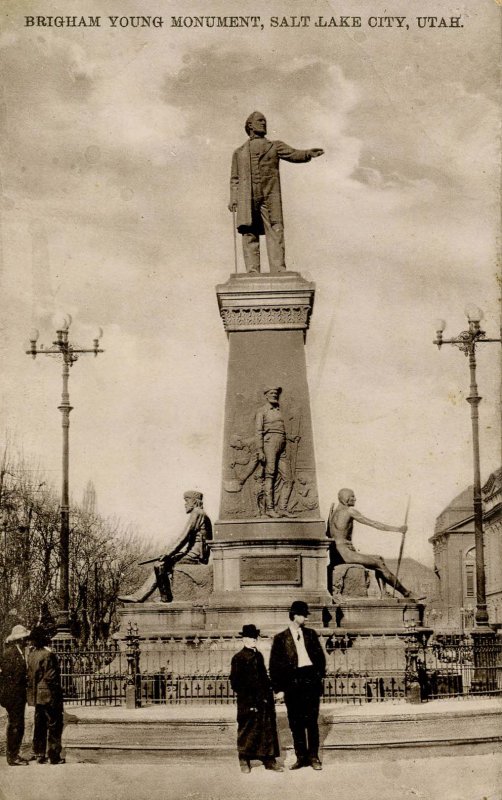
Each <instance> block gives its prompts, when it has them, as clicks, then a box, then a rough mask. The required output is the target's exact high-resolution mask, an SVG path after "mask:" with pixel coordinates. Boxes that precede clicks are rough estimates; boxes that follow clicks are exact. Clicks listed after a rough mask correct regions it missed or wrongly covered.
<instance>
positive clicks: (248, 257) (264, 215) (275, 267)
mask: <svg viewBox="0 0 502 800" xmlns="http://www.w3.org/2000/svg"><path fill="white" fill-rule="evenodd" d="M253 217H258V219H256V221H255V224H254V225H252V226H251V227H249V228H247V229H246V230H245V232H242V231H241V232H242V254H243V256H244V264H245V266H246V272H260V234H259V233H258V231H259V230H261V228H262V225H261V223H263V229H264V230H265V239H266V242H267V255H268V264H269V268H270V272H284V271H285V269H286V261H285V247H284V226H283V225H282V223H280V222H276V223H275V224H274V225H272V224H271V223H270V217H269V214H268V209H267V207H266V205H265V204H264V203H261V204H260V206H259V208H258V209H256V210H255V209H253ZM260 218H261V219H260Z"/></svg>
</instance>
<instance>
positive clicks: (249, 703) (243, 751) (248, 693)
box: [230, 625, 283, 772]
mask: <svg viewBox="0 0 502 800" xmlns="http://www.w3.org/2000/svg"><path fill="white" fill-rule="evenodd" d="M240 635H241V636H242V641H243V645H244V647H243V648H242V650H239V652H238V653H236V654H235V655H234V657H233V658H232V664H231V668H230V683H231V686H232V689H233V690H234V692H235V693H236V695H237V750H238V753H239V765H240V768H241V772H250V771H251V761H252V760H259V761H263V764H264V765H265V769H270V770H274V771H275V772H282V771H283V769H282V767H281V766H280V764H278V763H277V761H276V760H275V759H276V756H278V755H279V739H278V737H277V726H276V720H275V705H274V694H273V692H272V686H271V683H270V679H269V677H268V675H267V670H266V667H265V662H264V660H263V656H262V654H261V653H260V651H259V650H258V648H257V644H258V637H259V635H260V631H259V630H258V629H257V628H256V627H255V626H254V625H243V627H242V631H241V633H240Z"/></svg>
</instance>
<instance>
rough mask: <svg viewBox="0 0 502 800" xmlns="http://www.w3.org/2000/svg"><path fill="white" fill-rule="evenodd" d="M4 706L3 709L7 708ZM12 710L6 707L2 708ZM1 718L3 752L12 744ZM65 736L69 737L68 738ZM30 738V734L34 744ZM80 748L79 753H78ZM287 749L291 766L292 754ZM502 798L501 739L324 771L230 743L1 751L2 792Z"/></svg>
mask: <svg viewBox="0 0 502 800" xmlns="http://www.w3.org/2000/svg"><path fill="white" fill-rule="evenodd" d="M487 709H491V710H492V711H495V712H496V713H500V714H501V730H502V704H501V701H500V700H487V699H483V698H481V699H479V700H472V701H468V702H466V701H459V700H455V699H452V700H448V701H441V703H440V704H439V701H438V703H434V704H433V703H430V704H424V705H420V706H410V705H409V704H387V703H386V704H372V705H364V706H359V707H350V706H349V707H347V706H337V707H334V708H330V712H331V713H333V714H334V715H335V716H339V715H340V716H346V715H348V714H350V716H352V717H356V718H358V719H360V721H361V722H364V721H367V722H369V721H370V720H371V718H372V717H373V718H375V717H376V716H379V715H382V714H385V715H386V716H394V715H399V716H401V715H405V716H407V717H409V721H410V725H413V715H414V714H416V713H417V712H418V713H420V714H426V715H433V714H437V713H438V711H440V713H442V714H446V713H449V714H453V715H454V713H455V711H459V710H463V711H464V712H465V711H467V710H468V711H469V712H470V713H472V714H473V735H475V731H476V714H479V713H480V712H483V711H486V710H487ZM2 712H3V714H2ZM67 712H68V713H69V714H72V713H76V714H78V716H79V717H80V718H81V719H82V717H87V718H91V719H92V718H93V717H94V718H96V716H98V717H99V716H102V715H103V710H102V709H96V708H89V709H83V708H78V709H77V708H72V707H71V706H68V707H67ZM105 713H106V716H114V717H116V718H117V719H120V720H121V721H126V720H128V719H131V720H138V719H139V717H143V718H144V719H145V720H146V719H148V718H150V719H152V720H153V719H158V720H159V721H160V720H163V721H164V720H165V721H166V722H168V719H173V718H176V717H177V718H178V719H180V718H185V719H186V718H190V717H192V716H193V715H194V714H195V713H196V714H197V715H198V716H199V718H201V717H202V718H204V714H206V715H210V716H212V717H213V716H214V715H216V716H219V717H220V718H223V719H226V718H233V717H234V715H235V708H234V707H231V706H229V707H219V708H218V707H200V708H198V709H195V708H194V707H193V706H185V707H183V706H181V707H179V706H178V707H165V706H164V707H158V708H154V707H149V708H145V709H139V710H132V711H127V709H123V708H118V709H110V708H108V709H105ZM4 716H5V712H4V711H3V709H0V718H1V717H4ZM4 723H5V719H0V752H1V751H4V736H3V735H2V732H1V729H2V728H3V727H4ZM31 726H32V709H28V710H27V729H28V730H27V737H26V740H27V742H29V738H30V734H29V731H30V729H31ZM63 743H64V738H63ZM26 747H27V748H29V744H27V745H26ZM78 753H80V754H78ZM292 758H293V757H292V754H291V753H289V752H288V754H287V760H286V767H287V766H288V764H289V763H291V760H292ZM237 798H238V800H279V798H281V800H282V798H287V800H289V798H291V800H331V799H332V800H502V747H501V745H500V743H489V742H487V743H485V744H483V745H476V754H475V755H473V747H472V746H471V745H461V746H459V747H448V746H443V747H441V748H438V747H436V748H434V750H431V749H429V748H415V749H413V750H411V749H410V750H409V751H407V753H406V757H404V755H403V753H402V751H399V753H396V751H393V750H390V749H381V750H372V751H358V752H352V751H351V752H343V751H337V752H335V753H331V754H330V756H329V761H327V763H326V764H325V765H324V769H323V771H322V772H314V771H313V770H312V769H310V768H309V769H302V770H299V771H295V772H290V771H288V770H286V771H285V772H284V773H283V774H275V773H270V772H265V770H264V769H263V767H262V766H261V765H260V766H259V765H256V767H254V768H253V770H252V772H251V774H250V775H242V774H241V773H240V772H239V769H238V766H237V759H236V756H234V755H233V754H228V753H227V752H224V753H222V754H220V755H218V757H215V758H213V759H207V760H202V758H201V756H199V757H198V758H195V757H194V756H193V754H191V752H190V751H188V752H187V753H186V754H185V755H183V756H182V755H178V754H164V753H157V754H152V753H148V752H145V753H138V752H127V751H125V752H106V751H103V752H97V751H91V752H90V753H89V755H88V756H87V755H82V751H78V752H75V751H73V752H72V751H71V750H69V752H68V756H67V764H65V765H61V766H50V765H43V766H42V765H38V764H30V766H29V767H17V768H13V767H8V766H7V764H6V762H5V756H3V755H0V800H236V799H237Z"/></svg>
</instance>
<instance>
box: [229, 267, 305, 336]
mask: <svg viewBox="0 0 502 800" xmlns="http://www.w3.org/2000/svg"><path fill="white" fill-rule="evenodd" d="M216 294H217V297H218V305H219V308H220V315H221V318H222V320H223V325H224V328H225V330H226V331H227V333H231V332H234V331H252V330H262V331H263V330H303V331H304V333H306V331H307V330H308V327H309V324H310V316H311V314H312V308H313V305H314V294H315V285H314V284H313V283H310V282H309V281H306V280H304V279H303V278H302V277H301V275H300V274H299V273H298V272H285V273H281V274H279V275H276V274H270V273H262V274H261V275H247V274H246V275H244V274H243V275H238V274H235V275H232V276H231V277H230V279H229V280H228V281H227V283H224V284H220V285H219V286H217V287H216Z"/></svg>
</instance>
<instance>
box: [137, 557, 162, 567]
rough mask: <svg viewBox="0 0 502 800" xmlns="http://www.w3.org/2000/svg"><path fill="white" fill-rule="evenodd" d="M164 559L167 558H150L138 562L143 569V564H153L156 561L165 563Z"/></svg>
mask: <svg viewBox="0 0 502 800" xmlns="http://www.w3.org/2000/svg"><path fill="white" fill-rule="evenodd" d="M164 558H165V556H158V557H157V558H148V559H147V560H146V561H138V565H139V566H140V567H142V566H143V564H153V563H154V561H163V560H164Z"/></svg>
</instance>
